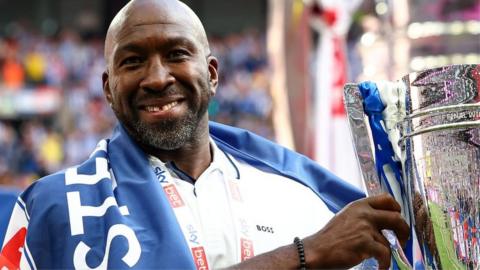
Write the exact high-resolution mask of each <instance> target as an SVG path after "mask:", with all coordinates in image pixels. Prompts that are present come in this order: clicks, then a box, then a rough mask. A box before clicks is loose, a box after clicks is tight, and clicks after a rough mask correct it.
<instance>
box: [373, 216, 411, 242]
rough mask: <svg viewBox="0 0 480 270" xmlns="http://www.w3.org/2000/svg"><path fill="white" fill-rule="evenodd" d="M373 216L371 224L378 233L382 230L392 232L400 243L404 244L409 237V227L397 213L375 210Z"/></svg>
mask: <svg viewBox="0 0 480 270" xmlns="http://www.w3.org/2000/svg"><path fill="white" fill-rule="evenodd" d="M373 215H374V218H373V223H374V224H375V226H376V227H377V229H378V230H379V231H380V230H383V229H387V230H392V231H394V232H395V235H396V236H397V238H398V240H399V241H400V243H401V244H402V245H403V244H405V242H406V241H407V239H408V237H409V236H410V227H408V224H407V223H406V222H405V220H404V219H403V217H402V215H401V214H400V213H399V212H392V211H385V210H377V211H375V213H374V214H373Z"/></svg>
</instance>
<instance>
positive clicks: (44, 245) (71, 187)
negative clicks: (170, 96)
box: [0, 122, 364, 269]
mask: <svg viewBox="0 0 480 270" xmlns="http://www.w3.org/2000/svg"><path fill="white" fill-rule="evenodd" d="M210 134H211V137H212V138H213V140H214V141H215V142H216V144H217V145H218V147H219V148H220V149H222V150H223V151H225V152H227V153H229V154H231V155H233V156H234V157H236V158H237V159H239V160H242V161H244V162H247V163H249V164H250V165H251V166H254V167H257V168H260V169H262V170H266V171H269V172H273V173H276V174H280V175H283V176H285V177H287V178H289V179H292V180H294V181H298V182H300V183H302V184H304V185H306V186H308V187H310V188H311V189H312V190H313V191H314V192H315V193H316V194H317V195H318V196H319V197H320V198H321V199H322V200H323V201H324V202H325V203H326V205H327V206H328V207H329V209H330V210H331V211H332V212H337V211H338V210H340V209H341V208H343V207H344V206H345V205H346V204H347V203H349V202H351V201H353V200H357V199H359V198H362V197H363V196H364V195H363V193H362V192H360V191H359V190H357V189H356V188H354V187H352V186H350V185H349V184H347V183H346V182H344V181H342V180H340V179H339V178H337V177H335V176H334V175H332V174H331V173H330V172H328V171H327V170H325V169H323V168H322V167H320V166H319V165H318V164H317V163H315V162H314V161H312V160H310V159H308V158H307V157H305V156H302V155H300V154H297V153H295V152H292V151H290V150H288V149H286V148H283V147H281V146H279V145H277V144H274V143H272V142H270V141H268V140H266V139H263V138H261V137H259V136H257V135H254V134H252V133H250V132H248V131H245V130H241V129H238V128H232V127H229V126H225V125H221V124H218V123H214V122H210ZM259 181H261V180H259ZM22 246H23V249H22V250H23V252H22V253H20V251H19V248H20V247H22ZM2 263H3V265H4V266H7V267H9V268H15V267H18V266H20V267H21V268H22V269H23V268H25V269H28V268H31V269H37V268H49V269H50V268H63V269H65V268H69V269H71V268H77V269H78V268H81V269H107V268H109V269H125V268H139V269H195V264H194V262H193V259H192V255H191V252H190V251H189V249H188V245H187V243H186V241H185V238H184V236H183V234H182V231H181V228H180V227H179V225H178V222H177V220H176V217H175V214H174V212H173V211H172V208H171V207H170V204H169V201H168V199H167V198H166V196H165V193H164V191H163V190H162V187H161V185H159V184H158V181H157V180H156V177H155V174H154V172H153V170H152V169H151V167H150V165H149V163H148V159H147V155H146V154H145V153H144V152H142V150H140V148H139V147H138V146H137V145H136V144H135V143H134V142H133V141H132V139H131V138H130V137H129V136H128V135H127V133H126V131H125V130H124V128H123V127H122V126H121V125H118V126H117V127H116V129H115V131H114V133H113V136H112V137H111V138H110V139H108V140H102V141H101V142H100V143H99V144H98V146H97V148H96V150H95V151H94V152H93V154H92V155H91V156H90V158H89V159H88V160H87V161H85V162H84V163H82V164H81V165H79V166H77V167H74V168H69V169H67V170H65V171H63V172H59V173H57V174H54V175H50V176H47V177H45V178H43V179H41V180H39V181H37V182H35V183H34V184H33V185H32V186H31V187H29V188H28V189H27V190H26V191H25V192H24V193H22V195H21V196H20V197H19V199H18V201H17V204H16V206H15V209H14V211H13V214H12V217H11V220H10V225H9V229H8V231H7V234H6V237H5V242H4V245H3V251H2V253H1V255H0V268H1V266H2Z"/></svg>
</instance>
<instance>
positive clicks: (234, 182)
mask: <svg viewBox="0 0 480 270" xmlns="http://www.w3.org/2000/svg"><path fill="white" fill-rule="evenodd" d="M219 154H220V153H219ZM150 165H151V166H152V168H153V171H154V173H155V175H156V176H157V179H158V181H159V182H160V184H161V186H162V188H163V190H164V192H165V195H166V196H167V199H168V201H169V202H170V206H171V207H172V209H173V211H174V213H175V216H176V218H177V221H178V223H179V225H180V227H181V230H182V232H183V235H184V237H185V240H186V241H187V243H188V247H189V250H190V252H191V253H192V257H193V261H194V263H195V266H196V268H197V269H198V270H208V269H209V262H208V257H207V251H206V248H205V244H204V243H205V242H204V241H205V240H204V236H203V233H202V230H201V229H200V228H201V227H200V226H199V225H198V221H197V220H196V219H195V214H194V213H193V211H192V209H191V208H189V207H188V205H187V201H186V200H185V199H184V198H183V197H182V195H181V193H180V192H179V191H178V189H177V185H176V184H175V181H174V177H173V176H172V175H171V174H170V172H169V170H168V169H167V166H166V165H165V163H163V162H161V161H160V160H159V159H157V158H150ZM222 173H223V172H222ZM223 175H224V186H225V189H226V191H227V192H226V194H227V200H228V202H226V203H228V204H229V205H230V211H231V213H232V216H233V223H234V225H235V240H236V245H237V250H236V258H237V260H236V261H240V262H241V261H244V260H246V259H249V258H251V257H253V256H254V250H253V240H252V233H253V232H252V228H253V227H252V226H251V224H250V219H248V218H247V212H246V210H245V205H244V201H243V197H242V193H241V191H240V187H239V179H231V178H230V177H225V174H223ZM182 181H183V180H182Z"/></svg>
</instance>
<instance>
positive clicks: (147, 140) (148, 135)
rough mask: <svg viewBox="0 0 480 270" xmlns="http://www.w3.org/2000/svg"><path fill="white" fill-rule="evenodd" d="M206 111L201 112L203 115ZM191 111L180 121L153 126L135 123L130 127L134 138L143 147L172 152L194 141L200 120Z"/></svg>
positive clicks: (169, 121) (174, 120) (166, 121)
mask: <svg viewBox="0 0 480 270" xmlns="http://www.w3.org/2000/svg"><path fill="white" fill-rule="evenodd" d="M205 111H206V110H203V113H202V114H201V115H203V114H204V113H205ZM201 115H199V114H198V115H197V114H195V113H194V112H192V111H191V110H189V111H188V114H187V115H186V116H185V117H183V118H182V119H169V120H165V121H162V122H160V123H155V124H147V123H145V122H142V121H135V122H134V123H132V124H133V126H132V128H133V132H134V133H136V134H134V137H135V138H136V139H137V140H138V141H139V142H140V143H141V144H143V145H147V146H150V147H153V148H156V149H162V150H174V149H178V148H180V147H182V146H183V145H184V144H185V143H186V142H190V141H192V140H194V138H193V137H194V136H196V132H195V131H196V129H197V127H198V124H199V122H200V119H201Z"/></svg>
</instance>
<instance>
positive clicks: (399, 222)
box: [304, 194, 409, 269]
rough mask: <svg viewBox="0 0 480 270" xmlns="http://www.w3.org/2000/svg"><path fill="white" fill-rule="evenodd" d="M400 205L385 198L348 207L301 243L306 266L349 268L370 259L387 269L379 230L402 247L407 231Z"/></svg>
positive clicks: (384, 241) (384, 244)
mask: <svg viewBox="0 0 480 270" xmlns="http://www.w3.org/2000/svg"><path fill="white" fill-rule="evenodd" d="M400 211H401V208H400V205H399V204H398V203H397V202H396V201H395V199H393V198H392V197H391V196H389V195H386V194H385V195H379V196H374V197H369V198H365V199H362V200H358V201H355V202H352V203H350V204H348V205H347V206H346V207H345V208H344V209H342V211H340V212H339V213H337V214H336V215H335V217H334V218H333V219H332V220H331V221H330V222H329V223H328V224H327V225H325V227H324V228H323V229H322V230H320V231H319V232H318V233H316V234H314V235H312V236H310V237H307V238H305V239H304V245H305V256H306V260H307V266H308V267H311V268H321V269H328V268H337V269H338V268H349V267H352V266H355V265H357V264H359V263H360V262H362V261H363V260H365V259H368V258H371V257H374V258H376V259H377V261H378V263H379V267H380V269H386V268H388V267H389V266H390V256H391V251H390V245H389V243H388V241H387V239H385V237H384V236H383V235H382V233H381V230H383V229H389V230H393V231H394V232H395V234H396V235H397V237H398V239H399V241H400V243H401V244H402V245H405V243H406V241H407V239H408V236H409V227H408V225H407V223H406V222H405V220H404V219H403V217H402V216H401V214H400Z"/></svg>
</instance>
